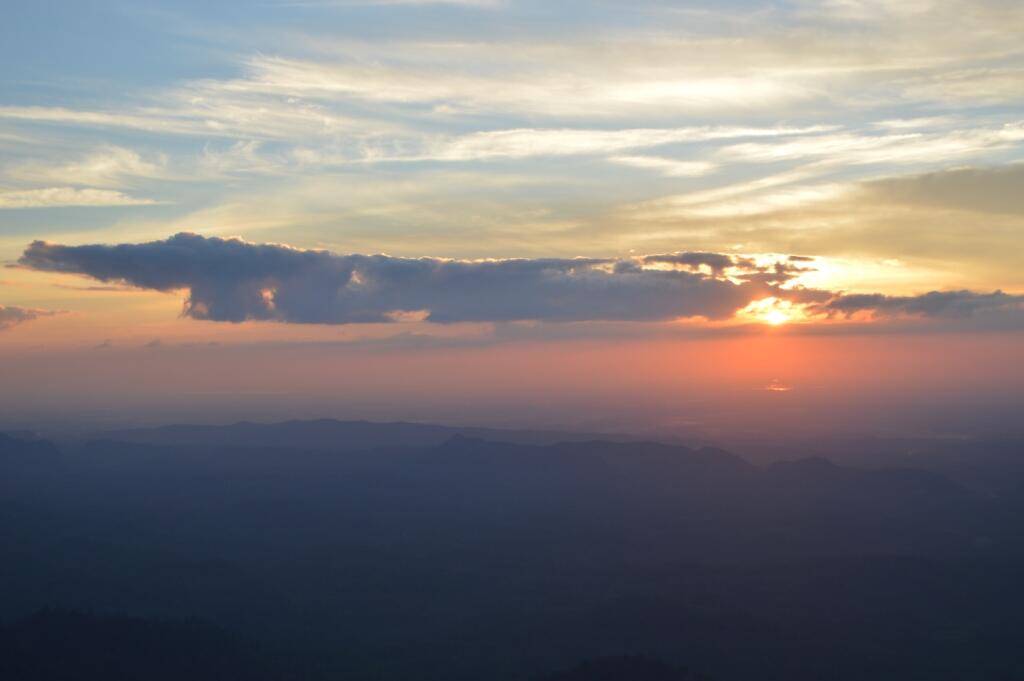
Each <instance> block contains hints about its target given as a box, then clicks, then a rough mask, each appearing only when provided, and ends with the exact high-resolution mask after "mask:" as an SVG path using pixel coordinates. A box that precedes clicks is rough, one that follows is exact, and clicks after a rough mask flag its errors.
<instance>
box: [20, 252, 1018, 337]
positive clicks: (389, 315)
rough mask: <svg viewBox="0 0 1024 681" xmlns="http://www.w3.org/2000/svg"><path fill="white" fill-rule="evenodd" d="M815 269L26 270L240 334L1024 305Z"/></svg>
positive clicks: (733, 265) (380, 262) (253, 261)
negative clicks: (793, 307) (172, 303)
mask: <svg viewBox="0 0 1024 681" xmlns="http://www.w3.org/2000/svg"><path fill="white" fill-rule="evenodd" d="M812 261H813V259H812V258H809V257H806V256H792V257H790V258H788V259H783V260H779V261H777V262H774V263H772V264H770V265H766V266H759V265H757V264H755V263H754V262H753V261H751V260H749V259H745V258H738V257H736V256H732V255H725V254H716V253H705V252H680V253H673V254H664V255H656V256H647V257H642V258H634V259H625V260H611V259H583V258H577V259H573V258H542V259H508V260H472V261H471V260H445V259H439V258H396V257H391V256H386V255H371V256H367V255H336V254H332V253H328V252H327V251H312V250H301V249H296V248H291V247H288V246H283V245H278V244H254V243H249V242H246V241H242V240H240V239H222V238H214V237H203V236H199V235H197V234H187V233H183V234H177V235H175V236H173V237H171V238H169V239H166V240H164V241H153V242H149V243H142V244H120V245H113V246H110V245H87V246H63V245H59V244H51V243H47V242H43V241H36V242H34V243H32V244H31V245H30V246H29V247H28V248H27V249H26V250H25V253H24V255H23V256H22V257H21V259H20V261H19V262H20V264H21V265H23V266H25V267H29V268H32V269H37V270H45V271H52V272H67V273H75V274H83V275H87V276H89V277H92V278H94V279H98V280H100V281H102V282H108V283H119V284H120V283H124V284H129V285H131V286H135V287H140V288H145V289H154V290H159V291H173V290H179V289H182V290H188V297H187V299H186V301H185V314H186V315H188V316H190V317H194V318H197V319H209V320H214V321H228V322H241V321H245V320H274V321H281V322H290V323H305V324H352V323H365V322H378V323H379V322H390V321H396V320H399V319H409V318H414V319H425V320H428V321H432V322H441V323H450V322H480V321H494V322H499V321H516V320H537V321H548V322H571V321H668V320H673V319H681V318H691V317H703V318H707V319H712V320H719V319H728V318H730V317H733V316H734V315H735V314H736V313H737V312H738V311H739V310H742V309H743V308H744V307H746V306H747V305H749V304H750V303H751V302H753V301H756V300H760V299H762V298H766V297H768V296H775V297H778V298H783V299H786V300H789V301H790V302H792V303H794V304H802V305H805V306H806V308H807V310H808V312H810V313H811V314H812V315H820V316H823V317H833V318H834V317H852V316H854V315H857V314H858V313H862V312H867V313H869V314H871V315H874V316H911V317H915V316H916V317H946V318H949V317H966V316H970V315H971V314H973V313H974V312H976V311H986V312H987V311H991V310H994V309H1003V308H1010V307H1013V308H1015V309H1017V308H1019V307H1020V305H1021V302H1022V298H1024V297H1022V296H1012V295H1008V294H1005V293H1002V292H1000V291H996V292H994V293H987V294H986V293H973V292H970V291H954V292H931V293H927V294H924V295H921V296H913V297H889V296H884V295H880V294H870V295H844V294H842V293H838V292H831V291H825V290H819V289H807V288H802V287H790V288H782V284H787V285H788V284H790V283H791V280H792V279H793V278H795V277H796V276H798V275H799V274H800V273H801V272H804V271H808V270H809V268H808V267H806V266H805V264H806V263H810V262H812ZM702 268H704V269H702Z"/></svg>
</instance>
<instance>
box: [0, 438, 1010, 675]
mask: <svg viewBox="0 0 1024 681" xmlns="http://www.w3.org/2000/svg"><path fill="white" fill-rule="evenodd" d="M565 435H566V434H564V433H549V432H531V431H525V432H522V431H500V430H499V431H488V430H484V431H481V430H480V429H460V428H446V427H442V426H425V425H418V424H372V423H363V422H356V423H346V422H336V421H311V422H288V423H283V424H269V425H260V424H250V423H242V424H235V425H231V426H223V427H217V426H186V425H182V426H172V427H167V428H158V429H147V430H132V431H120V432H110V433H105V434H104V435H103V437H102V438H97V439H95V440H92V441H90V442H87V443H82V444H80V445H75V446H67V447H62V448H58V447H56V446H54V445H53V444H51V443H49V442H47V441H45V440H41V439H38V438H33V437H31V436H28V435H26V434H24V433H22V434H18V435H11V434H7V435H0V555H3V556H4V560H3V561H0V621H3V620H7V621H11V620H14V619H17V618H24V617H29V616H31V615H32V613H33V612H36V611H37V610H39V609H40V608H44V607H58V608H65V609H72V610H75V611H85V612H92V613H100V614H104V613H110V614H118V615H128V616H132V617H142V618H154V617H156V618H172V619H174V618H176V619H179V620H180V619H187V618H190V617H201V618H203V619H205V620H208V621H210V622H212V623H214V624H215V625H217V626H219V627H222V628H224V629H225V630H227V631H229V632H231V633H232V635H235V634H237V636H238V637H239V638H240V639H242V640H250V639H251V640H256V641H259V642H260V643H261V645H262V647H263V648H265V649H266V650H267V651H268V654H269V655H271V656H272V657H274V658H275V659H278V658H279V657H280V656H281V655H284V657H285V658H287V659H303V660H310V661H315V662H316V665H318V668H321V669H324V670H326V676H327V677H328V678H346V679H367V680H371V679H372V680H373V681H405V680H406V679H409V680H412V679H417V680H423V681H476V680H478V679H481V678H486V679H488V680H489V681H526V680H528V679H531V678H537V677H543V676H544V675H545V674H549V673H551V671H552V670H557V669H576V667H575V665H578V664H579V662H580V661H582V660H586V659H596V658H602V657H608V656H612V657H615V656H623V655H627V656H629V655H643V656H650V657H653V658H658V659H664V660H667V662H668V663H669V664H670V665H678V666H689V667H690V668H691V669H693V670H694V671H695V672H699V673H700V674H707V675H709V676H711V677H713V678H714V679H716V680H717V681H746V680H748V679H751V678H757V679H759V680H761V679H763V680H766V681H783V680H784V681H818V680H820V679H823V678H828V679H833V680H835V681H861V680H863V679H899V680H900V681H910V680H913V681H925V680H929V681H930V680H932V679H945V678H971V679H1001V678H1020V677H1021V676H1022V675H1024V657H1022V656H1021V655H1020V652H1019V651H1020V650H1024V591H1022V590H1021V589H1020V588H1019V577H1020V574H1024V490H1021V489H1017V488H1007V489H1006V490H1005V491H1003V492H1001V493H999V494H993V493H990V492H987V491H982V490H976V489H972V488H970V487H967V486H963V485H961V484H959V483H957V482H954V481H952V480H950V479H949V478H947V477H944V476H942V475H939V474H937V473H934V472H931V471H927V470H919V469H913V468H906V467H902V468H873V469H866V468H863V469H862V468H855V467H850V466H843V465H838V464H836V463H833V462H831V461H829V460H826V459H824V458H820V457H818V458H814V457H812V458H806V459H800V460H795V461H789V462H782V463H775V464H770V465H754V464H752V463H749V462H748V461H746V460H744V459H743V458H741V457H738V456H735V455H733V454H731V453H728V452H725V451H722V450H720V449H714V448H699V449H694V448H688V447H683V446H679V445H671V444H665V443H656V442H639V441H631V440H629V439H627V438H623V439H622V440H621V441H609V440H608V439H590V438H591V437H593V436H592V435H588V434H569V436H570V437H569V438H567V439H568V440H569V441H562V438H563V436H565ZM483 436H487V437H483ZM60 621H64V620H60ZM118 627H120V625H118ZM117 631H118V632H121V633H118V636H121V635H123V631H124V630H123V628H117ZM88 659H89V660H90V664H92V663H93V662H94V659H93V657H89V658H88ZM613 666H614V665H613ZM607 668H608V667H607V666H603V667H601V669H607ZM574 673H575V672H574ZM567 678H577V677H576V676H571V677H567ZM579 678H586V677H579Z"/></svg>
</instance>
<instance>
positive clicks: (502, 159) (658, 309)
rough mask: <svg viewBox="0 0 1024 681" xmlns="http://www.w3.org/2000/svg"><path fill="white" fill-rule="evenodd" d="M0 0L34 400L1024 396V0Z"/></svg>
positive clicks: (12, 279) (864, 403) (863, 411)
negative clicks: (6, 2)
mask: <svg viewBox="0 0 1024 681" xmlns="http://www.w3.org/2000/svg"><path fill="white" fill-rule="evenodd" d="M11 4H12V5H14V6H5V8H4V10H3V15H4V20H3V21H2V22H0V261H2V262H4V263H5V264H6V267H4V268H2V269H0V369H2V372H0V375H2V387H0V391H2V394H0V408H2V409H5V410H7V411H8V412H9V413H12V414H13V413H17V414H22V415H24V417H25V418H26V419H29V418H35V417H36V416H38V415H40V414H46V413H55V412H61V413H67V414H73V413H82V414H84V413H91V414H93V416H94V417H97V418H99V417H103V418H106V417H108V416H109V417H110V418H113V416H110V415H111V414H115V413H117V414H122V415H123V414H127V413H134V412H132V410H140V411H139V413H140V414H142V413H143V412H145V413H148V414H150V416H148V417H147V416H140V418H153V417H152V414H153V413H157V412H160V410H163V412H162V413H165V414H167V415H168V418H170V417H172V416H173V415H181V416H186V415H191V416H193V417H197V418H198V417H202V418H206V419H209V420H224V419H227V418H233V417H235V416H244V415H246V413H251V414H255V415H266V416H295V415H300V416H301V415H317V416H321V415H322V416H328V415H330V416H365V417H375V418H376V417H381V418H414V419H436V420H460V419H461V420H470V421H475V422H488V423H501V422H516V423H527V422H528V423H545V424H565V425H572V424H575V425H579V424H582V423H586V424H587V425H590V426H594V427H601V426H602V425H604V426H607V427H609V428H611V427H615V428H620V427H621V428H657V429H677V430H686V429H690V428H693V429H697V430H700V429H702V428H703V429H705V430H708V429H714V428H716V427H717V428H727V427H733V426H732V425H728V426H727V425H723V424H736V423H740V422H743V423H754V422H755V421H759V420H768V421H769V422H772V423H778V424H780V426H781V425H785V426H786V427H790V426H792V427H798V426H799V427H808V426H809V424H810V423H812V422H813V423H822V424H825V423H827V424H832V425H836V424H838V425H841V426H844V427H845V426H846V425H850V424H859V423H861V422H862V421H872V420H875V421H876V422H877V418H878V417H879V414H885V413H889V414H891V413H893V409H896V410H897V411H899V413H900V414H902V415H903V417H904V418H902V419H901V420H900V426H899V427H901V428H906V429H913V428H933V429H934V428H938V427H940V425H936V424H946V425H949V424H950V423H951V421H950V419H949V417H948V413H949V411H950V410H952V411H953V412H956V413H959V414H961V415H965V414H970V415H971V416H970V418H967V419H966V420H967V421H971V422H972V423H973V422H974V421H977V420H978V419H981V420H982V421H984V418H985V415H991V414H994V413H1002V412H1000V411H999V410H1000V409H1005V410H1009V411H1010V412H1012V411H1013V410H1014V409H1015V408H1017V407H1019V406H1021V405H1022V404H1024V368H1022V367H1024V362H1021V361H1020V357H1021V354H1022V352H1021V350H1022V349H1024V163H1022V161H1024V41H1022V40H1021V36H1022V35H1024V6H1022V5H1021V3H1019V2H1015V1H1011V0H905V1H901V2H882V1H880V0H820V1H813V0H784V1H779V2H757V1H749V2H748V1H746V0H735V1H729V2H669V1H668V0H663V1H659V0H643V1H638V2H628V3H627V2H612V1H610V0H609V1H604V0H586V1H583V0H569V1H567V2H559V3H553V2H541V1H539V0H433V1H432V0H337V1H331V0H323V1H317V0H311V1H308V2H292V1H290V0H280V1H270V2H261V3H251V2H220V3H205V2H169V1H164V0H132V1H131V2H128V1H127V0H86V1H82V2H70V1H68V2H38V3H35V2H33V3H28V2H24V3H11ZM211 5H212V6H211ZM147 409H148V410H149V411H148V412H147V411H146V410H147ZM247 410H248V411H247ZM921 410H924V411H925V412H928V413H930V414H931V415H932V417H933V418H931V420H929V419H927V418H925V419H924V420H921V418H919V417H920V411H921ZM929 410H931V411H929ZM97 414H99V415H100V416H96V415H97ZM104 414H105V415H106V416H103V415H104ZM939 414H941V416H939ZM965 418H966V417H965ZM972 419H973V420H974V421H972ZM958 427H959V426H958ZM970 427H971V426H969V425H965V426H963V428H965V429H969V428H970Z"/></svg>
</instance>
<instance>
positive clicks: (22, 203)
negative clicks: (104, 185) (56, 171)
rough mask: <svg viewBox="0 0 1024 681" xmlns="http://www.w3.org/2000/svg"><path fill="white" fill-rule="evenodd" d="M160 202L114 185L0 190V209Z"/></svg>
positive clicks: (148, 204) (105, 205)
mask: <svg viewBox="0 0 1024 681" xmlns="http://www.w3.org/2000/svg"><path fill="white" fill-rule="evenodd" d="M157 203H159V202H158V201H155V200H153V199H146V198H139V197H135V196H129V195H128V194H124V193H122V192H119V191H114V190H112V189H81V188H77V187H45V188H43V189H23V190H17V191H0V209H5V208H7V209H18V208H60V207H67V206H77V207H83V208H84V207H108V206H151V205H154V204H157Z"/></svg>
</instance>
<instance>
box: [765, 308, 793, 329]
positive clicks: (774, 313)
mask: <svg viewBox="0 0 1024 681" xmlns="http://www.w3.org/2000/svg"><path fill="white" fill-rule="evenodd" d="M761 319H763V320H764V322H765V323H766V324H771V325H772V326H780V325H782V324H785V323H786V322H788V321H789V315H788V314H786V313H785V312H784V311H782V310H769V311H768V312H765V313H764V315H763V316H762V317H761Z"/></svg>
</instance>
